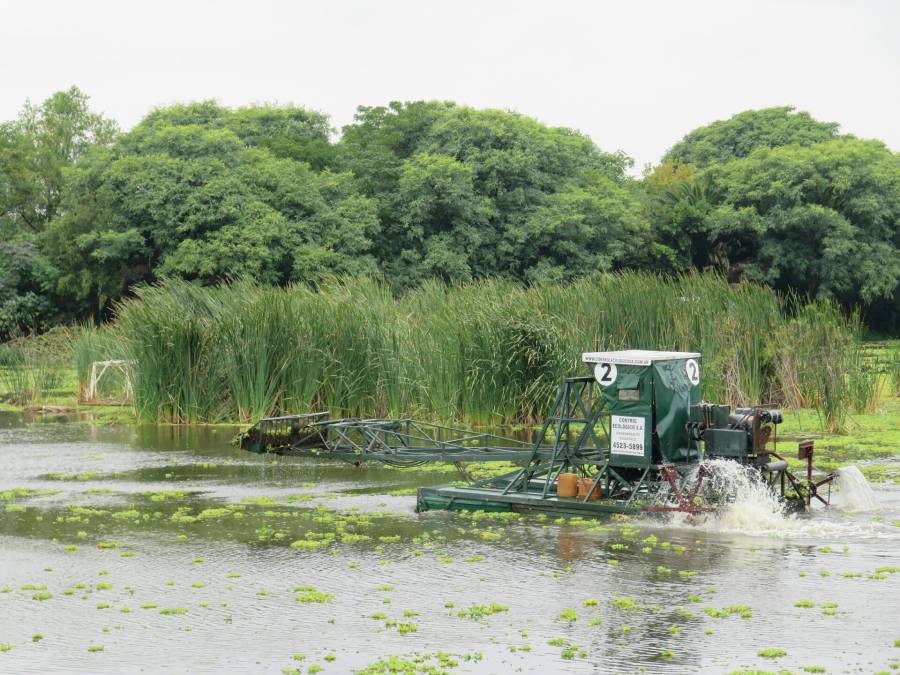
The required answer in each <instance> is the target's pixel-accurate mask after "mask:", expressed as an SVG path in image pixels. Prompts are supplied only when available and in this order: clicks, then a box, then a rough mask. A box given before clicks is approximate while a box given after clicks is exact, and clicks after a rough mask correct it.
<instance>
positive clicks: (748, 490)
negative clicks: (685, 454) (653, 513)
mask: <svg viewBox="0 0 900 675" xmlns="http://www.w3.org/2000/svg"><path fill="white" fill-rule="evenodd" d="M706 466H707V468H709V469H710V475H709V476H708V477H707V478H706V479H705V480H704V483H703V490H702V491H701V494H702V496H703V497H704V498H706V499H710V500H711V501H714V502H716V503H718V505H719V508H718V510H717V511H716V512H715V513H710V514H706V515H701V516H687V515H686V514H680V513H676V514H672V517H671V519H670V522H669V527H673V526H674V527H685V528H690V529H698V528H699V529H702V530H705V531H707V532H709V533H724V534H740V535H746V536H751V537H767V538H775V539H810V540H816V541H818V540H820V539H822V538H823V537H834V538H839V539H841V540H843V539H844V538H846V537H856V536H861V537H876V538H879V539H891V540H897V539H900V532H897V531H896V528H893V527H887V526H885V525H884V524H883V523H879V522H875V521H860V520H858V519H857V520H846V514H845V515H843V516H840V517H841V520H836V519H835V517H836V516H838V515H839V513H838V510H836V509H834V508H832V509H816V510H815V511H814V512H813V513H812V514H795V513H788V512H787V511H786V509H785V506H784V503H783V502H782V501H781V500H780V499H779V498H778V495H777V494H776V492H775V491H774V490H773V489H772V488H770V487H769V486H768V485H767V484H766V483H765V482H764V481H762V480H760V475H759V472H758V471H757V470H756V469H754V468H752V467H749V466H745V465H743V464H740V463H738V462H735V461H733V460H728V459H713V460H709V461H707V462H706ZM698 470H699V467H698V468H697V469H695V470H694V472H693V474H692V475H690V476H689V477H688V480H687V481H686V484H687V485H692V484H693V483H694V481H695V480H696V477H697V476H696V472H697V471H698ZM838 476H839V478H838V481H839V488H838V489H840V490H841V491H842V499H841V508H840V512H846V511H862V510H865V509H868V510H871V509H872V508H875V499H874V494H873V493H872V488H871V487H870V486H869V484H868V482H867V481H866V479H865V477H863V475H862V474H861V473H860V472H859V469H857V468H856V467H846V468H844V469H841V470H840V471H839V472H838ZM663 497H664V496H663Z"/></svg>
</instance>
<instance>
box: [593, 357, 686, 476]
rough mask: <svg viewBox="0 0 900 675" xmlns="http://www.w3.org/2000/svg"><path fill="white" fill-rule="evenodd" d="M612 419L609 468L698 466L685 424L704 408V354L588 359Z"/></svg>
mask: <svg viewBox="0 0 900 675" xmlns="http://www.w3.org/2000/svg"><path fill="white" fill-rule="evenodd" d="M582 359H583V360H584V362H585V363H589V364H592V365H593V367H594V377H595V379H596V380H597V383H598V384H599V385H600V388H601V393H602V396H603V400H604V401H605V403H606V409H607V411H608V414H609V451H610V452H609V465H610V466H612V467H616V468H621V469H644V468H646V467H648V466H651V465H661V464H665V463H669V462H676V463H683V462H696V461H699V459H700V458H701V456H702V452H701V447H700V443H699V442H697V440H696V439H693V438H691V435H690V434H689V433H688V430H687V424H688V421H689V419H690V416H691V407H692V406H696V405H697V404H699V403H700V354H697V353H694V352H659V351H644V350H628V351H618V352H592V353H587V354H584V355H583V357H582Z"/></svg>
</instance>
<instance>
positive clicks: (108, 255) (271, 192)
mask: <svg viewBox="0 0 900 675" xmlns="http://www.w3.org/2000/svg"><path fill="white" fill-rule="evenodd" d="M273 120H274V121H275V122H273ZM302 120H306V121H307V122H308V124H306V123H305V122H302ZM276 122H277V123H276ZM294 123H296V124H297V127H298V128H300V129H301V132H298V134H297V138H295V137H294V136H293V135H292V133H289V132H284V129H285V125H288V126H290V125H291V124H294ZM304 125H305V126H304ZM326 128H327V125H324V126H323V124H322V120H321V116H318V115H317V114H306V113H305V111H302V109H298V108H294V107H289V108H286V109H277V108H275V109H271V110H265V109H262V108H253V109H240V110H237V111H230V110H228V109H225V108H220V107H218V106H216V105H214V104H212V103H209V102H204V103H198V104H191V105H187V106H174V107H172V108H164V109H160V110H156V111H154V112H153V113H151V114H150V115H149V116H148V117H147V118H146V119H145V120H144V121H142V122H141V123H140V124H139V125H138V126H137V127H135V129H134V130H132V131H131V132H129V133H127V134H123V135H122V136H121V137H120V138H119V139H118V140H117V141H116V142H115V143H114V144H113V146H112V147H111V148H108V149H107V148H96V149H95V151H93V152H91V153H89V154H88V155H86V156H85V157H84V158H83V160H82V161H81V162H79V164H78V167H77V168H76V169H75V170H74V171H73V172H72V174H71V176H70V183H69V191H68V195H67V199H66V201H65V203H64V209H63V213H62V215H61V216H60V217H59V218H57V219H55V220H54V221H53V223H52V225H51V227H50V231H49V232H48V236H47V246H48V250H49V252H50V253H51V255H52V257H53V258H54V260H56V261H57V263H58V265H59V266H60V268H61V269H62V270H63V275H62V276H61V279H60V289H61V290H62V289H69V290H71V291H74V292H75V293H76V295H77V296H78V297H79V298H82V299H85V300H89V301H90V302H91V303H92V305H93V306H94V307H95V308H96V307H101V306H103V305H104V304H105V303H106V302H107V301H108V300H109V299H110V298H115V297H118V296H119V295H120V294H121V293H123V292H124V291H125V290H126V289H127V287H128V286H129V285H131V284H133V283H135V282H138V281H149V280H153V279H156V278H158V277H160V276H165V275H177V276H181V277H184V278H187V279H197V280H200V281H203V282H213V281H217V280H220V279H223V278H228V277H239V276H249V277H252V278H255V279H257V280H259V281H263V282H267V283H285V282H288V281H292V280H304V281H315V280H316V279H317V278H320V277H321V276H323V275H326V274H333V273H350V274H355V273H361V272H372V271H374V270H375V269H376V265H375V260H374V258H373V257H372V255H371V254H370V248H371V238H372V236H373V235H375V234H376V233H377V230H378V222H377V216H376V212H375V207H374V204H373V203H372V202H371V200H369V199H367V198H366V197H364V196H361V195H360V194H359V193H358V192H357V190H356V187H355V185H354V183H353V180H352V178H351V176H350V175H349V174H341V173H334V172H332V171H330V170H324V171H321V172H319V171H316V170H315V169H314V168H313V167H312V166H311V164H310V163H308V162H306V161H299V160H298V159H297V157H298V156H302V157H307V158H309V152H310V148H314V147H315V145H316V144H315V143H313V142H312V141H311V140H310V139H315V138H319V139H320V140H321V139H322V138H325V140H327V137H326V136H324V135H323V134H325V130H326ZM312 154H313V155H314V156H315V157H321V156H322V153H320V152H319V151H318V150H316V151H315V152H313V153H312Z"/></svg>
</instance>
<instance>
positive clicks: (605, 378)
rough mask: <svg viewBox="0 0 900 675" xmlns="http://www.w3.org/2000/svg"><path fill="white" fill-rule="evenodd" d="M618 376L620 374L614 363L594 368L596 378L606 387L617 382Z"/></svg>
mask: <svg viewBox="0 0 900 675" xmlns="http://www.w3.org/2000/svg"><path fill="white" fill-rule="evenodd" d="M616 375H618V372H617V369H616V366H615V364H613V363H598V364H597V365H596V366H594V377H595V378H597V382H599V383H600V384H602V385H603V386H605V387H606V386H609V385H611V384H612V383H613V382H615V381H616Z"/></svg>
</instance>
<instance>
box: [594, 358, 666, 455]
mask: <svg viewBox="0 0 900 675" xmlns="http://www.w3.org/2000/svg"><path fill="white" fill-rule="evenodd" d="M620 389H637V390H638V391H639V399H638V400H637V401H621V400H619V390H620ZM601 391H602V392H603V399H604V401H605V402H606V407H607V409H608V410H609V412H610V446H615V445H616V443H619V444H622V445H623V446H624V447H610V451H611V452H610V465H611V466H613V467H645V466H647V465H649V464H650V463H652V460H653V371H652V370H651V369H650V368H648V367H646V366H625V365H622V366H618V377H617V378H616V381H615V382H613V383H612V384H611V385H609V386H606V387H601ZM628 418H635V419H640V420H641V422H640V423H639V424H634V423H632V422H631V420H629V419H628ZM640 424H643V434H640V433H639V432H638V431H637V430H636V429H632V427H637V426H640ZM638 439H640V442H641V444H642V445H643V448H642V450H641V451H640V452H638V451H637V450H636V449H635V447H634V445H636V443H637V440H638Z"/></svg>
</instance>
